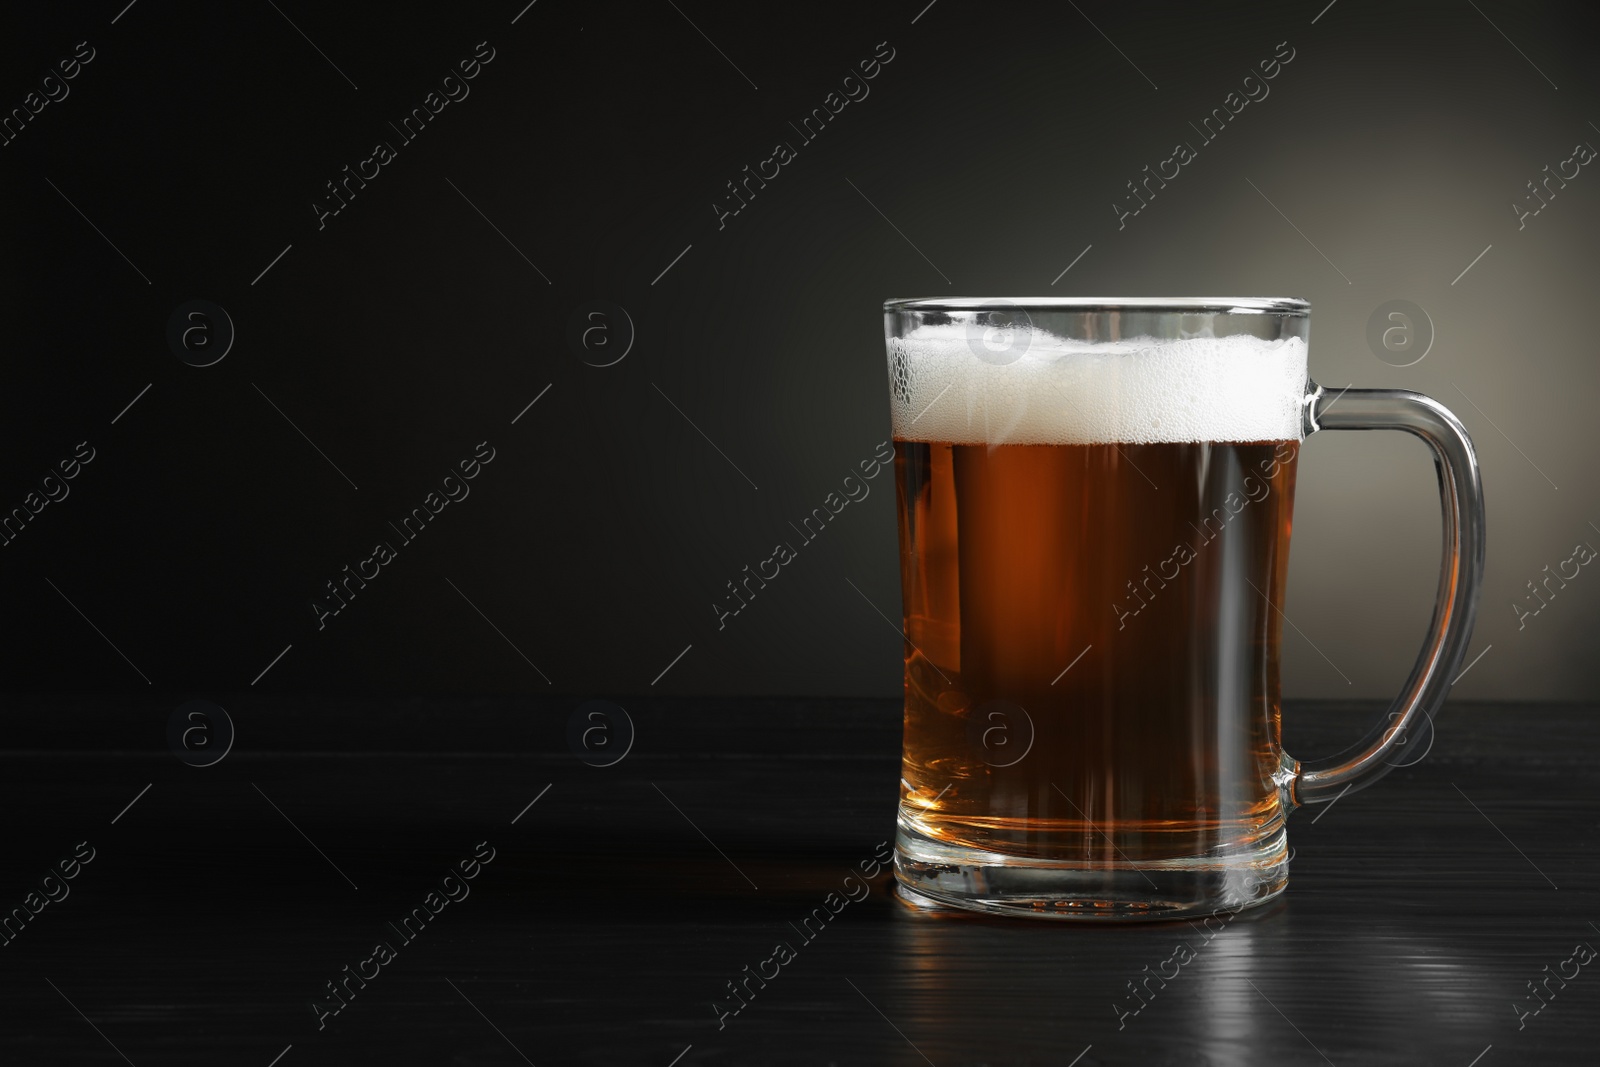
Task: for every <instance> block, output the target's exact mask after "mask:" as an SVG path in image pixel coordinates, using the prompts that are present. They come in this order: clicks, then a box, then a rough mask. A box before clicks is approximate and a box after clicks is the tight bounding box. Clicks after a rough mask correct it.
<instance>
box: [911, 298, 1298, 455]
mask: <svg viewBox="0 0 1600 1067" xmlns="http://www.w3.org/2000/svg"><path fill="white" fill-rule="evenodd" d="M995 340H998V341H999V342H1000V343H999V344H998V345H996V344H995V343H994V341H995ZM1008 345H1014V347H1008ZM888 347H889V385H890V394H891V397H892V399H891V401H890V404H891V410H892V418H893V424H894V435H895V437H897V438H899V439H901V440H907V441H947V442H950V443H952V444H991V445H998V444H1154V443H1160V442H1191V441H1230V442H1244V441H1290V440H1295V441H1297V440H1299V439H1300V437H1301V402H1302V400H1303V398H1304V396H1305V390H1306V344H1305V342H1304V341H1303V340H1301V339H1300V338H1298V337H1289V338H1283V339H1279V340H1271V341H1268V340H1263V339H1261V338H1259V337H1252V336H1248V335H1242V336H1232V337H1194V338H1185V339H1182V340H1164V339H1158V338H1152V337H1139V338H1131V339H1128V340H1120V341H1076V340H1070V339H1068V338H1064V337H1059V336H1057V335H1055V334H1051V333H1047V332H1044V331H1042V330H1038V329H1035V330H1033V331H1031V333H1030V334H1027V335H1020V334H1019V335H1016V336H1013V337H1010V338H1007V337H1005V336H1001V337H999V338H998V339H996V338H993V337H991V338H990V344H989V345H988V346H987V347H986V346H985V343H984V338H983V337H982V336H981V335H980V334H978V333H975V332H974V329H973V328H972V327H969V326H967V325H966V324H963V323H943V324H939V325H923V326H919V327H917V328H916V329H915V330H914V331H912V332H911V333H909V334H908V335H906V336H905V337H903V338H890V339H889V342H888ZM1019 350H1021V352H1022V354H1021V356H1020V357H1018V356H1017V355H1016V353H1017V351H1019ZM979 353H984V356H983V358H980V356H979Z"/></svg>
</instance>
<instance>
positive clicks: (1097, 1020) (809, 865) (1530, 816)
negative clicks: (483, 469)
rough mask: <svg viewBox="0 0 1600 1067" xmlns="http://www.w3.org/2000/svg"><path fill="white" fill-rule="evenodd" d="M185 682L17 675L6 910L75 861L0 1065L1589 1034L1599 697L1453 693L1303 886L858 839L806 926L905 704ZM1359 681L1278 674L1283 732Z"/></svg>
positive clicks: (1313, 827) (441, 1059)
mask: <svg viewBox="0 0 1600 1067" xmlns="http://www.w3.org/2000/svg"><path fill="white" fill-rule="evenodd" d="M177 703H178V701H177V700H168V701H163V700H160V699H157V698H145V697H141V698H139V699H138V700H137V701H109V700H104V699H68V698H52V699H42V698H27V699H20V700H12V701H9V702H7V712H8V714H7V721H8V724H10V726H11V727H12V729H11V735H10V736H11V737H12V741H13V744H14V745H15V746H17V748H16V749H15V750H13V751H12V752H11V753H10V754H9V755H7V756H6V757H5V768H4V771H5V773H4V775H3V776H0V801H3V803H0V811H3V813H4V824H5V835H6V842H7V848H6V851H5V861H4V876H3V879H0V908H4V909H6V913H7V914H10V909H12V908H22V909H24V911H25V912H26V910H27V902H28V901H29V900H30V899H31V900H32V901H34V902H36V903H37V902H39V901H41V900H43V899H44V896H43V892H42V891H40V896H38V897H33V898H29V893H30V892H35V891H39V887H41V880H43V879H45V876H46V875H47V874H48V873H49V872H50V871H52V870H59V869H60V865H61V864H62V861H66V863H67V869H68V870H71V871H73V873H74V875H75V877H73V878H71V879H70V880H65V879H57V880H49V881H44V882H43V885H42V888H43V889H47V890H49V892H50V893H51V894H52V895H54V896H57V897H60V899H58V900H55V901H53V902H48V903H43V904H41V905H39V910H38V914H31V913H29V917H28V918H27V920H26V921H25V922H22V921H19V920H18V919H16V918H13V919H12V922H11V926H10V927H9V928H8V935H7V936H9V937H10V938H11V940H9V941H7V942H6V943H5V947H4V948H3V949H0V982H3V986H0V988H3V992H4V999H3V1003H4V1005H5V1017H4V1025H3V1029H0V1063H4V1064H6V1065H11V1064H19V1065H21V1064H55V1063H61V1064H90V1063H107V1064H111V1063H123V1062H129V1063H132V1064H136V1065H138V1067H147V1065H157V1064H201V1063H205V1064H216V1063H229V1064H244V1065H255V1067H268V1065H270V1064H273V1063H277V1064H278V1065H280V1067H304V1065H309V1064H354V1063H418V1064H453V1065H475V1064H485V1065H489V1064H520V1063H525V1062H526V1063H533V1064H538V1065H540V1067H545V1065H549V1064H606V1065H625V1064H637V1065H651V1067H669V1065H672V1064H677V1065H679V1067H696V1065H701V1064H711V1063H716V1064H757V1063H778V1064H791V1063H792V1064H817V1065H823V1064H840V1065H844V1064H907V1065H916V1064H923V1063H929V1064H934V1065H937V1067H961V1065H980V1064H989V1065H995V1067H998V1065H1002V1064H1055V1065H1060V1067H1067V1065H1071V1064H1077V1065H1078V1067H1089V1065H1092V1064H1113V1063H1115V1064H1255V1063H1260V1064H1273V1065H1278V1064H1322V1063H1332V1064H1338V1065H1340V1067H1343V1065H1345V1064H1419V1063H1428V1064H1447V1065H1457V1067H1468V1065H1470V1064H1474V1063H1476V1064H1478V1065H1480V1067H1499V1065H1501V1064H1522V1063H1535V1062H1550V1063H1578V1062H1593V1059H1594V1056H1595V1052H1594V1049H1595V1046H1596V1042H1597V1040H1600V963H1594V964H1589V965H1584V964H1583V963H1580V962H1578V959H1581V958H1582V957H1583V956H1584V955H1586V953H1587V951H1588V950H1587V949H1577V950H1576V951H1577V952H1578V953H1579V956H1578V959H1575V958H1574V953H1575V947H1576V946H1579V945H1591V946H1596V947H1600V927H1597V926H1596V925H1595V924H1596V922H1600V907H1597V906H1596V905H1597V897H1596V874H1597V871H1600V855H1597V851H1596V839H1597V827H1596V815H1597V786H1600V771H1597V769H1596V764H1595V759H1594V753H1595V748H1596V742H1597V741H1600V718H1597V710H1600V709H1595V708H1592V707H1561V706H1550V705H1526V706H1524V705H1509V704H1504V705H1492V706H1491V705H1462V706H1453V707H1450V708H1448V709H1447V710H1446V711H1445V712H1444V713H1443V714H1442V715H1441V716H1440V717H1439V720H1438V723H1439V726H1438V735H1437V738H1436V741H1435V744H1434V747H1433V749H1432V751H1431V753H1430V755H1429V757H1428V758H1427V759H1426V760H1425V761H1424V762H1422V763H1420V764H1419V765H1417V766H1414V767H1410V768H1406V769H1402V770H1398V771H1396V772H1395V773H1394V774H1392V775H1391V776H1390V777H1389V778H1387V779H1386V780H1384V781H1383V782H1381V783H1379V784H1378V785H1377V786H1375V787H1374V788H1372V789H1370V790H1367V791H1365V792H1361V793H1352V794H1350V795H1349V796H1346V797H1344V798H1343V799H1341V800H1340V801H1339V802H1338V803H1336V804H1335V805H1333V806H1332V807H1331V808H1316V809H1310V810H1305V811H1301V812H1299V813H1297V814H1296V815H1295V816H1294V817H1293V818H1292V819H1291V822H1290V833H1291V836H1292V841H1293V845H1294V848H1295V857H1294V865H1293V874H1292V876H1291V884H1290V888H1289V891H1288V893H1287V894H1286V895H1285V897H1284V898H1282V899H1281V900H1280V901H1279V902H1278V903H1276V904H1274V905H1273V906H1270V907H1269V908H1267V909H1265V910H1261V911H1257V912H1246V913H1244V914H1242V915H1240V916H1239V917H1238V918H1236V919H1234V920H1232V921H1231V922H1229V923H1227V924H1226V926H1225V927H1224V928H1222V929H1221V930H1220V932H1216V933H1215V934H1213V935H1211V936H1209V937H1208V936H1207V934H1206V932H1205V931H1203V930H1201V929H1198V928H1196V927H1194V926H1191V925H1188V924H1184V923H1163V924H1153V925H1140V926H1118V927H1097V928H1085V927H1081V926H1073V925H1066V924H1048V923H1033V922H1024V921H1016V920H1002V919H990V918H982V917H969V916H964V915H929V914H926V913H918V912H915V911H913V910H911V909H909V908H907V907H906V906H904V905H903V904H901V903H900V902H899V901H898V900H897V898H896V897H895V896H894V894H893V889H892V883H891V882H890V881H889V880H888V879H887V877H886V876H880V877H878V878H877V879H875V880H874V882H873V885H872V892H871V894H870V895H869V896H866V897H865V898H864V899H861V900H859V901H853V902H850V903H848V904H847V905H846V906H844V908H843V910H841V911H840V912H839V913H838V914H837V916H836V917H835V918H834V919H833V920H832V921H831V922H829V923H828V924H827V926H826V927H825V928H824V929H823V930H822V932H820V933H818V934H815V935H814V936H813V938H812V940H810V941H806V940H803V939H802V938H801V937H800V936H799V934H798V933H797V931H796V929H795V926H796V925H798V924H799V923H800V922H801V920H802V919H804V918H805V917H806V916H807V915H808V914H810V913H811V912H812V910H813V909H815V908H818V907H820V906H822V905H823V902H824V900H825V898H826V897H827V895H828V894H829V893H830V892H833V891H836V890H839V889H840V888H841V887H842V885H843V883H844V879H845V876H846V875H847V874H848V872H849V871H850V870H851V869H852V868H856V867H857V865H858V864H859V863H860V862H861V861H863V860H868V859H869V858H870V857H871V856H872V855H873V853H874V851H875V850H876V849H877V848H878V846H879V843H880V842H884V841H888V840H890V839H891V835H892V827H893V812H894V803H895V795H896V779H897V777H898V745H899V728H898V709H897V707H896V705H895V704H894V703H892V702H887V701H849V700H834V701H772V700H716V701H658V702H645V701H628V700H624V701H622V703H623V704H624V705H625V706H626V707H627V709H628V712H629V714H630V716H631V719H632V722H633V724H634V727H635V730H636V737H635V739H634V742H633V746H632V748H631V750H630V751H629V752H628V754H627V756H626V757H625V758H624V759H622V760H621V762H619V763H617V764H615V765H613V766H609V767H594V766H589V765H586V764H584V763H583V762H581V761H580V760H579V759H578V758H577V757H575V756H574V755H573V754H572V753H571V752H570V751H569V749H568V744H567V723H568V718H569V715H570V714H571V712H572V711H573V709H574V708H575V707H576V706H577V704H578V702H577V701H567V702H564V703H563V702H553V701H544V702H530V701H516V700H467V699H463V700H433V701H428V700H418V699H407V700H393V701H382V700H361V701H357V700H333V699H329V700H317V699H297V700H290V699H270V698H264V697H260V696H249V697H241V698H238V699H236V700H232V701H229V700H224V701H222V703H223V704H224V705H225V706H226V707H228V709H229V712H230V714H231V718H232V721H233V723H234V725H235V727H236V728H237V739H236V741H235V744H234V747H233V749H232V750H231V751H230V752H229V753H228V754H227V756H226V758H224V759H222V760H221V761H220V762H218V763H216V764H215V765H213V766H209V767H191V766H186V765H184V764H183V763H182V762H180V761H179V759H178V758H176V757H175V756H174V754H173V753H171V752H169V751H168V748H167V743H166V739H165V730H166V725H167V719H168V714H169V712H170V711H171V710H172V709H173V708H174V707H175V706H176V705H177ZM1377 714H1378V709H1377V708H1376V707H1374V706H1356V705H1315V706H1305V705H1302V706H1294V707H1291V708H1290V709H1289V710H1288V712H1287V714H1286V726H1285V742H1286V745H1287V747H1288V748H1289V750H1290V751H1291V752H1292V753H1293V754H1295V755H1298V756H1300V757H1302V758H1305V757H1308V756H1316V755H1323V754H1331V753H1332V752H1334V751H1335V750H1338V749H1341V748H1343V747H1345V745H1346V744H1348V743H1349V742H1351V741H1353V740H1354V739H1355V738H1356V737H1357V736H1358V735H1359V734H1361V733H1362V732H1363V731H1364V729H1365V725H1366V723H1367V720H1368V719H1369V718H1373V717H1375V716H1376V715H1377ZM218 729H220V728H218ZM213 751H215V750H213ZM147 785H148V786H149V788H148V789H146V786H147ZM130 802H132V803H131V806H130ZM530 802H532V803H531V806H530ZM83 842H87V845H81V844H80V843H83ZM480 842H484V843H486V844H482V845H480ZM89 849H92V850H93V851H92V856H93V858H92V859H90V860H89V861H88V862H79V863H77V866H76V867H75V868H74V867H73V866H72V864H73V858H74V855H75V853H76V854H79V855H80V856H81V855H87V854H88V851H87V850H89ZM489 850H492V859H490V860H489V861H488V862H487V863H483V862H480V863H479V864H478V865H477V866H476V867H475V868H474V867H473V865H472V860H473V858H474V854H475V853H477V854H478V855H480V856H483V855H489ZM461 861H467V869H468V870H469V871H471V872H472V873H473V874H474V877H472V878H471V879H470V880H466V879H459V880H456V881H451V882H445V881H443V880H444V878H445V876H447V875H449V874H450V873H451V872H452V871H459V868H458V864H459V863H461ZM435 891H438V892H440V894H441V895H440V896H437V897H431V898H430V896H429V894H430V893H432V892H435ZM446 891H448V892H449V894H451V895H452V896H455V897H459V898H460V899H455V900H448V899H446V898H445V897H444V895H443V894H444V892H446ZM63 894H64V895H63ZM430 904H431V905H434V906H435V907H436V908H437V914H432V913H431V912H430V911H428V910H427V909H428V908H429V905H430ZM417 908H421V909H424V914H425V915H426V916H427V918H428V921H427V922H426V923H422V922H419V921H418V920H416V919H413V921H412V925H411V927H409V928H407V929H406V930H405V931H403V932H402V931H401V930H400V929H397V927H399V926H400V924H401V923H402V920H404V918H405V917H406V916H407V915H408V914H410V913H411V912H412V910H413V909H417ZM391 924H394V925H393V926H391ZM407 935H409V940H408V939H407ZM780 941H781V942H787V943H789V944H790V945H791V946H792V947H793V948H794V949H795V954H794V957H793V958H792V959H790V960H788V962H787V963H786V964H784V965H783V966H782V967H781V970H779V971H778V973H777V976H776V977H774V978H772V979H770V980H769V981H766V984H765V987H764V988H762V987H760V986H758V985H755V984H752V986H751V988H753V989H756V992H755V994H754V995H753V996H752V997H750V998H749V1000H748V1003H747V1006H745V1007H744V1008H743V1009H742V1010H741V1011H739V1012H738V1013H737V1014H729V1015H728V1016H727V1017H726V1018H724V1019H722V1020H721V1021H720V1022H719V1019H718V1016H717V1012H716V1010H714V1008H713V1004H714V1003H716V1004H719V1005H721V1006H722V1008H723V1009H727V1008H729V1007H731V1006H733V1005H734V1003H735V1002H734V1001H733V1000H732V999H731V998H730V996H729V994H728V990H727V983H729V982H730V981H738V980H741V979H742V978H743V976H744V973H745V972H744V969H745V968H746V967H747V966H748V967H750V968H752V969H753V970H754V969H756V968H758V967H760V966H761V964H762V961H764V960H767V959H769V958H770V957H772V956H773V951H774V946H775V945H776V944H777V943H778V942H780ZM378 942H385V943H386V944H387V946H388V947H389V949H391V950H392V953H393V955H392V957H389V958H387V962H384V961H383V960H382V959H380V958H379V957H377V956H374V947H375V945H376V943H378ZM1180 944H1184V945H1187V946H1189V951H1190V952H1192V953H1193V955H1194V958H1193V959H1192V960H1191V961H1189V962H1187V963H1186V964H1184V965H1183V966H1182V967H1181V969H1180V970H1179V973H1178V975H1177V977H1174V978H1171V979H1169V980H1166V981H1165V984H1164V986H1162V985H1160V984H1158V983H1155V982H1152V983H1150V984H1148V985H1147V986H1145V987H1143V988H1147V989H1151V990H1155V992H1154V993H1151V994H1146V995H1145V996H1144V997H1143V998H1142V1001H1141V1002H1142V1003H1143V1007H1142V1008H1141V1009H1140V1010H1139V1011H1138V1013H1137V1014H1128V1013H1129V1011H1130V1009H1131V1007H1133V1006H1134V1005H1135V1003H1136V1002H1135V1001H1134V999H1133V997H1132V995H1131V994H1130V992H1129V989H1128V983H1129V982H1131V981H1135V980H1139V979H1141V978H1142V977H1143V976H1145V975H1146V974H1148V973H1152V972H1162V971H1164V972H1165V973H1169V974H1170V973H1171V970H1172V964H1170V963H1168V962H1167V961H1169V960H1171V959H1172V958H1173V957H1174V955H1175V953H1176V950H1177V946H1178V945H1180ZM380 955H382V954H380ZM347 966H348V967H349V968H350V969H349V970H348V971H347V970H345V968H346V967H347ZM771 966H772V965H771V964H769V965H768V973H769V974H770V973H771ZM1147 968H1148V971H1147V970H1146V969H1147ZM363 972H364V973H365V974H367V975H369V976H371V977H370V978H367V979H362V978H360V977H359V974H360V973H363ZM352 974H356V975H358V976H357V977H355V978H351V977H349V976H350V975H352ZM1551 975H1556V976H1557V977H1550V976H1551ZM1562 975H1565V976H1566V977H1561V976H1562ZM341 980H343V981H345V982H346V985H345V986H343V987H341V992H343V990H345V989H348V990H352V991H353V992H343V997H344V1007H343V1008H342V1010H340V1011H338V1012H337V1013H331V1012H330V1013H329V1014H327V1015H326V1016H325V1017H323V1018H321V1019H320V1020H319V1013H318V1009H314V1008H313V1006H312V1004H313V1002H314V1001H316V1002H318V1003H320V1004H321V1005H322V1008H321V1010H324V1011H327V1010H329V1009H331V1008H333V1007H337V1006H338V1003H339V1002H338V1001H336V1000H334V999H333V998H332V997H331V996H330V995H329V993H328V988H327V984H328V983H330V982H338V981H341ZM1540 981H1545V985H1543V986H1541V990H1545V989H1548V990H1549V991H1550V992H1545V993H1544V994H1543V999H1541V1000H1535V999H1534V996H1533V994H1532V992H1531V991H1530V986H1529V983H1530V982H1533V983H1538V982H1540ZM363 982H364V985H363V984H362V983H363ZM1539 1005H1543V1006H1542V1007H1540V1008H1539V1010H1538V1011H1537V1014H1534V1013H1533V1010H1534V1008H1535V1007H1538V1006H1539ZM1519 1011H1524V1012H1527V1013H1528V1014H1526V1015H1523V1016H1522V1017H1521V1018H1520V1019H1519V1016H1518V1013H1519ZM279 1057H281V1058H279Z"/></svg>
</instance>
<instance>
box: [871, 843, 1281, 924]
mask: <svg viewBox="0 0 1600 1067" xmlns="http://www.w3.org/2000/svg"><path fill="white" fill-rule="evenodd" d="M895 879H896V880H897V881H898V882H899V884H900V892H901V895H902V897H903V898H904V899H905V900H906V901H907V902H908V903H910V904H911V905H913V906H921V907H930V906H931V907H939V906H948V907H955V908H963V909H966V910H969V911H981V912H989V913H991V914H995V915H1016V916H1026V917H1029V918H1036V919H1066V920H1076V921H1090V922H1094V921H1101V922H1104V921H1108V920H1109V921H1129V920H1154V919H1183V918H1194V917H1198V916H1204V915H1215V914H1217V913H1219V912H1229V913H1232V912H1238V911H1241V910H1243V909H1244V908H1249V907H1254V906H1256V905H1259V904H1264V903H1266V902H1267V901H1269V900H1271V899H1272V898H1274V897H1276V896H1277V895H1278V894H1280V893H1282V892H1283V890H1284V887H1285V886H1287V885H1288V882H1289V849H1288V838H1287V835H1286V834H1285V832H1284V827H1283V825H1282V823H1281V822H1280V824H1279V825H1278V827H1277V828H1276V829H1275V830H1272V831H1270V832H1268V833H1266V834H1264V835H1261V836H1257V837H1256V838H1255V839H1254V840H1253V841H1251V842H1250V844H1249V845H1248V846H1247V847H1244V848H1240V849H1230V850H1226V851H1222V852H1217V853H1214V854H1208V855H1205V856H1194V857H1187V858H1180V859H1167V860H1157V861H1150V862H1145V863H1128V862H1121V861H1119V862H1115V863H1102V862H1094V863H1087V862H1074V861H1072V860H1046V859H1040V858H1038V857H1034V856H1008V855H1004V854H1001V853H998V852H989V851H985V850H983V849H976V848H970V847H967V846H964V845H954V844H951V843H949V842H946V841H939V840H936V839H935V838H932V837H930V836H928V835H927V834H925V833H922V832H921V831H920V830H918V828H917V827H916V826H915V825H913V824H910V823H909V822H908V821H907V820H906V819H905V818H904V817H902V818H901V820H900V826H899V830H898V831H897V833H896V835H895Z"/></svg>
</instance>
